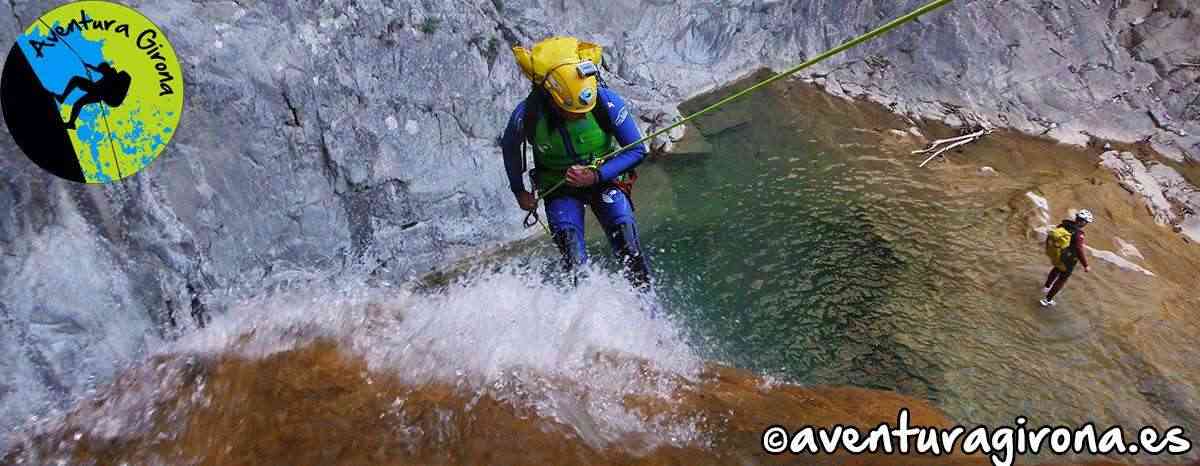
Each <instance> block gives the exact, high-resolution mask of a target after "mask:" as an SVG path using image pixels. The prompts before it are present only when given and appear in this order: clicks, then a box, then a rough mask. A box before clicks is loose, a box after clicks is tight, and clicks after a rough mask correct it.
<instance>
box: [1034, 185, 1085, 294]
mask: <svg viewBox="0 0 1200 466" xmlns="http://www.w3.org/2000/svg"><path fill="white" fill-rule="evenodd" d="M1093 220H1094V217H1093V216H1092V212H1091V211H1089V210H1086V209H1085V210H1081V211H1079V213H1078V214H1075V219H1074V220H1063V221H1062V223H1061V224H1059V225H1058V226H1057V227H1055V228H1053V229H1051V230H1050V232H1049V233H1048V234H1047V235H1046V256H1048V257H1049V258H1050V262H1051V264H1053V265H1054V267H1053V268H1051V269H1050V274H1049V275H1047V276H1046V284H1045V285H1044V286H1043V289H1042V291H1043V292H1045V293H1046V297H1044V298H1042V300H1041V301H1039V303H1040V304H1041V305H1042V306H1053V305H1055V304H1056V303H1055V301H1054V296H1055V295H1057V294H1058V292H1059V291H1062V288H1063V286H1064V285H1066V284H1067V279H1068V278H1071V272H1074V271H1075V264H1076V263H1081V264H1083V271H1084V272H1088V271H1090V270H1091V268H1090V267H1088V261H1087V255H1086V254H1085V252H1086V250H1085V248H1084V247H1083V246H1084V245H1083V239H1084V236H1083V227H1085V226H1087V225H1088V224H1089V223H1092V221H1093Z"/></svg>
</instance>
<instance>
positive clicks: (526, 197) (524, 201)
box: [516, 191, 537, 212]
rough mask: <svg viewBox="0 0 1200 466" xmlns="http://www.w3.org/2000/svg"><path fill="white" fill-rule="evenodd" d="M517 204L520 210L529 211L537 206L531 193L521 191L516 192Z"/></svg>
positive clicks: (535, 199)
mask: <svg viewBox="0 0 1200 466" xmlns="http://www.w3.org/2000/svg"><path fill="white" fill-rule="evenodd" d="M516 195H517V205H519V206H521V210H524V211H527V212H528V211H530V210H533V209H536V208H537V198H535V197H533V193H531V192H526V191H521V192H519V193H516Z"/></svg>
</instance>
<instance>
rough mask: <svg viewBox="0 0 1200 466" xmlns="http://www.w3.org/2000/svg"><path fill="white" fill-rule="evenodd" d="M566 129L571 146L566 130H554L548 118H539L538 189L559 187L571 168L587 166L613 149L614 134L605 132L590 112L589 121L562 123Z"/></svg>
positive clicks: (535, 145)
mask: <svg viewBox="0 0 1200 466" xmlns="http://www.w3.org/2000/svg"><path fill="white" fill-rule="evenodd" d="M563 127H564V128H563V129H564V130H565V133H566V135H567V136H568V138H569V146H568V141H566V140H564V138H563V135H562V132H563V131H560V130H559V129H557V128H555V129H551V128H550V125H549V122H548V121H547V119H546V118H545V117H540V118H538V121H537V125H536V126H535V127H534V131H533V140H532V143H533V161H534V164H535V168H536V171H535V173H536V174H537V185H538V188H539V189H547V188H549V187H551V186H554V185H556V184H558V183H559V182H560V181H562V180H563V179H564V178H565V177H566V172H567V169H568V168H570V167H571V166H572V165H588V164H590V163H592V162H593V161H595V160H596V159H598V158H600V157H603V156H604V155H606V154H608V152H609V151H610V150H612V148H613V137H612V135H610V134H608V132H606V131H604V128H603V127H601V126H600V123H599V122H598V121H597V120H596V117H595V115H593V114H592V113H591V112H589V113H588V114H587V116H586V118H580V119H578V120H563ZM572 150H573V151H572Z"/></svg>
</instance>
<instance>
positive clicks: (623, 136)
mask: <svg viewBox="0 0 1200 466" xmlns="http://www.w3.org/2000/svg"><path fill="white" fill-rule="evenodd" d="M599 95H600V100H599V101H598V102H596V105H607V106H608V118H609V119H610V120H611V121H612V127H613V128H614V129H615V133H616V134H614V136H616V138H617V144H619V145H621V146H622V147H624V146H625V145H627V144H629V143H632V142H634V141H637V140H638V139H641V138H642V131H641V130H640V129H638V126H637V122H636V121H634V120H635V119H634V118H633V116H632V115H630V113H629V107H627V106H626V105H625V99H622V98H621V96H619V95H617V93H616V92H613V91H612V90H611V89H607V88H601V89H600V92H599ZM645 158H646V145H645V144H638V145H636V146H634V147H631V148H629V149H627V150H625V151H624V152H621V153H620V154H617V155H615V156H613V158H611V159H609V160H608V161H607V162H604V164H603V165H601V166H600V182H601V183H604V182H608V181H612V180H614V179H616V178H617V177H618V176H621V174H622V173H625V172H627V171H629V170H632V169H633V168H634V167H637V166H638V164H640V163H642V160H645Z"/></svg>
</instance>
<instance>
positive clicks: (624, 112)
mask: <svg viewBox="0 0 1200 466" xmlns="http://www.w3.org/2000/svg"><path fill="white" fill-rule="evenodd" d="M626 118H629V107H621V111H620V112H617V121H616V122H615V123H616V125H617V126H621V123H624V122H625V119H626Z"/></svg>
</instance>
